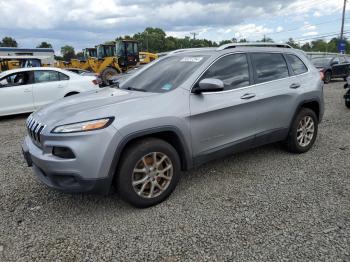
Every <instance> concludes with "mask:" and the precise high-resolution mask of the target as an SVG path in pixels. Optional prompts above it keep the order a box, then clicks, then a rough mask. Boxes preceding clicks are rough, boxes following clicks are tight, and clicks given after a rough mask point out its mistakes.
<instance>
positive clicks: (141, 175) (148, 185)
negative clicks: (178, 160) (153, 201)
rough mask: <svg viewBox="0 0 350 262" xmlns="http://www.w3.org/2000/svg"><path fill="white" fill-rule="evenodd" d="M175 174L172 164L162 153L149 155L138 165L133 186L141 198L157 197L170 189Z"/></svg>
mask: <svg viewBox="0 0 350 262" xmlns="http://www.w3.org/2000/svg"><path fill="white" fill-rule="evenodd" d="M173 172H174V169H173V165H172V162H171V160H170V158H169V157H168V156H167V155H165V154H163V153H160V152H152V153H149V154H147V155H145V156H143V157H142V158H141V159H140V160H139V161H138V162H137V163H136V165H135V167H134V171H133V174H132V186H133V188H134V190H135V192H136V193H137V194H138V195H139V196H141V197H144V198H154V197H157V196H159V195H161V194H162V193H163V192H164V191H165V190H166V189H167V188H168V186H169V184H170V182H171V179H172V177H173Z"/></svg>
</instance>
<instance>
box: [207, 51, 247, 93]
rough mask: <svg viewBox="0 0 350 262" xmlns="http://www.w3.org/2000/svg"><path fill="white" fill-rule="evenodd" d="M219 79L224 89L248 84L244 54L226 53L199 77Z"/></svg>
mask: <svg viewBox="0 0 350 262" xmlns="http://www.w3.org/2000/svg"><path fill="white" fill-rule="evenodd" d="M204 78H215V79H220V80H222V81H223V82H224V90H231V89H236V88H240V87H245V86H248V85H249V66H248V60H247V55H246V54H233V55H227V56H224V57H222V58H220V59H219V60H218V61H216V62H215V63H214V64H213V65H212V66H211V67H210V68H209V69H208V70H207V71H206V72H205V73H204V74H203V76H202V77H201V79H204Z"/></svg>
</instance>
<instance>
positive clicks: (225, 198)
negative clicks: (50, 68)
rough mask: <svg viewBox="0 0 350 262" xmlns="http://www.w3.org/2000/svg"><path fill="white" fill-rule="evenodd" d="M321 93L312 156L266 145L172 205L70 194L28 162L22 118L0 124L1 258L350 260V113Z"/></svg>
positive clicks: (176, 196) (331, 94)
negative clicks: (45, 181) (40, 178)
mask: <svg viewBox="0 0 350 262" xmlns="http://www.w3.org/2000/svg"><path fill="white" fill-rule="evenodd" d="M342 86H343V82H340V81H339V82H333V83H332V84H329V85H326V87H325V98H326V112H325V116H324V122H323V123H322V125H321V126H320V129H319V136H318V139H317V141H316V144H315V146H314V147H313V149H312V150H311V151H310V152H308V153H306V154H303V155H292V154H289V153H286V152H285V151H283V149H282V148H281V146H280V145H269V146H265V147H261V148H257V149H254V150H250V151H248V152H244V153H241V154H236V155H234V156H232V157H228V158H225V159H222V160H218V161H214V162H211V163H209V164H206V165H204V166H202V167H200V168H198V169H196V170H193V171H191V172H187V173H184V174H183V177H182V180H181V181H180V183H179V185H178V187H177V188H176V190H175V191H174V193H173V194H172V195H171V197H170V198H169V199H168V201H166V202H164V203H162V204H160V205H158V206H155V207H152V208H149V209H141V210H140V209H135V208H133V207H131V206H129V205H127V204H125V203H124V202H122V201H121V200H120V199H119V198H118V195H117V194H115V193H113V194H111V195H108V196H99V195H87V194H84V195H83V194H78V195H70V194H64V193H59V192H56V191H53V190H50V189H48V188H46V187H45V186H43V185H42V184H40V183H39V182H37V181H36V179H35V177H34V176H33V174H32V172H31V170H30V169H29V168H27V167H26V166H25V164H24V162H23V160H22V155H21V149H20V143H21V140H22V138H23V136H24V134H25V128H24V121H25V116H17V117H7V118H3V119H1V120H0V145H1V150H0V187H1V190H0V198H1V202H0V236H1V237H0V261H101V260H105V261H146V260H147V261H150V260H161V261H184V260H194V261H205V260H206V261H213V260H217V261H232V260H234V261H276V260H277V261H282V260H289V261H350V170H349V159H350V132H349V130H350V110H348V109H346V108H345V105H344V101H343V98H342V95H343V93H344V89H343V88H342Z"/></svg>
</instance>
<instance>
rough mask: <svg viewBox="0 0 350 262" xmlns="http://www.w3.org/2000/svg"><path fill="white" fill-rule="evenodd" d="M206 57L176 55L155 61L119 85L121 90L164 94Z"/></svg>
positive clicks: (185, 78)
mask: <svg viewBox="0 0 350 262" xmlns="http://www.w3.org/2000/svg"><path fill="white" fill-rule="evenodd" d="M207 59H208V56H186V55H176V56H168V57H164V58H162V59H160V60H155V61H154V62H152V64H149V65H147V66H145V69H144V71H142V72H140V73H135V75H134V76H131V77H130V78H128V79H127V80H126V81H125V82H123V83H122V84H121V85H120V88H122V89H130V90H132V89H134V90H140V91H144V92H155V93H164V92H168V91H171V90H174V89H175V88H177V87H178V86H180V85H181V84H182V83H183V82H184V81H186V80H187V79H188V78H189V77H190V76H191V75H192V74H193V72H194V71H195V70H196V69H198V67H200V66H201V65H202V64H203V63H204V61H205V60H207Z"/></svg>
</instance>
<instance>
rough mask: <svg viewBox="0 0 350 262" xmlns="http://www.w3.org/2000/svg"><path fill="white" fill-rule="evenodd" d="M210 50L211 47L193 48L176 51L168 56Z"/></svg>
mask: <svg viewBox="0 0 350 262" xmlns="http://www.w3.org/2000/svg"><path fill="white" fill-rule="evenodd" d="M208 49H210V47H193V48H183V49H176V50H174V51H171V52H169V53H168V55H172V54H178V53H185V52H192V51H202V50H208Z"/></svg>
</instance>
